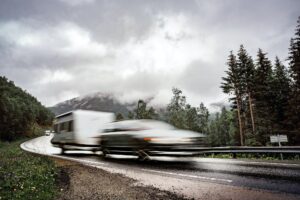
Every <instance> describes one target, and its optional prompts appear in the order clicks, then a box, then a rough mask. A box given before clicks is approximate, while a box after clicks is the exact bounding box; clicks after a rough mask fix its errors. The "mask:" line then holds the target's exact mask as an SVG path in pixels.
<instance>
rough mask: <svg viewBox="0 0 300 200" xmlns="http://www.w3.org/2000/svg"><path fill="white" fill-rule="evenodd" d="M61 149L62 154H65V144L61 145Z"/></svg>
mask: <svg viewBox="0 0 300 200" xmlns="http://www.w3.org/2000/svg"><path fill="white" fill-rule="evenodd" d="M60 149H61V154H65V151H66V150H65V148H64V146H63V145H60Z"/></svg>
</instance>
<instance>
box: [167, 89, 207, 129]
mask: <svg viewBox="0 0 300 200" xmlns="http://www.w3.org/2000/svg"><path fill="white" fill-rule="evenodd" d="M172 91H173V97H172V99H171V102H170V103H169V104H168V106H167V112H166V119H167V121H168V122H169V123H170V124H172V125H174V126H175V127H177V128H181V129H188V130H192V131H197V132H201V133H204V134H207V133H208V117H209V112H208V109H207V108H206V107H205V106H204V104H203V103H200V106H199V107H197V108H196V107H192V106H191V105H190V104H187V103H186V98H185V96H183V95H182V91H181V90H179V89H177V88H173V90H172Z"/></svg>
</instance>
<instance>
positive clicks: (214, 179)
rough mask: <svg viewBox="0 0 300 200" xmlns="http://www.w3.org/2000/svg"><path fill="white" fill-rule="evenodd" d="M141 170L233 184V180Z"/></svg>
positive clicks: (149, 170) (148, 170)
mask: <svg viewBox="0 0 300 200" xmlns="http://www.w3.org/2000/svg"><path fill="white" fill-rule="evenodd" d="M141 170H143V171H147V172H154V173H159V174H167V175H175V176H182V177H188V178H196V179H205V180H211V181H222V182H227V183H231V182H232V180H230V179H222V178H213V177H205V176H196V175H189V174H181V173H174V172H166V171H159V170H152V169H141Z"/></svg>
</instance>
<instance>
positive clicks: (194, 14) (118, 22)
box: [0, 0, 300, 109]
mask: <svg viewBox="0 0 300 200" xmlns="http://www.w3.org/2000/svg"><path fill="white" fill-rule="evenodd" d="M1 4H2V5H1V7H0V74H1V75H4V76H7V77H8V78H9V79H11V80H13V81H15V83H16V84H17V85H19V86H21V87H22V88H24V89H26V90H28V91H29V92H30V93H32V94H33V95H34V96H36V97H37V98H38V99H39V100H40V101H41V102H42V103H43V104H45V105H47V106H51V105H53V104H56V103H59V102H60V101H63V100H67V99H69V98H73V97H76V96H80V95H86V94H90V93H93V92H99V91H100V92H104V93H110V94H116V96H118V97H119V99H120V100H121V101H124V102H128V101H132V100H136V99H138V98H149V97H154V99H153V100H152V102H153V104H157V105H159V104H166V103H168V102H169V100H170V98H171V96H172V92H171V89H172V87H178V88H180V89H182V90H183V92H184V95H186V96H187V97H188V98H187V100H188V102H189V103H191V104H192V105H195V106H198V105H199V104H200V102H204V103H205V104H206V105H207V106H209V107H210V108H212V109H214V107H216V106H215V105H221V104H222V102H225V104H226V102H227V96H226V95H224V94H223V93H222V91H221V89H220V82H221V77H222V76H224V71H225V70H226V64H225V63H226V60H227V56H228V54H229V51H230V50H234V51H235V52H236V51H237V49H238V48H239V45H240V44H241V43H243V44H244V45H245V47H246V49H247V50H248V51H249V53H250V54H251V55H252V56H253V57H255V55H256V52H257V49H258V48H259V47H260V48H262V49H264V51H267V52H269V53H270V54H269V57H270V59H271V60H273V59H274V57H275V55H278V56H279V57H280V58H281V59H282V60H284V59H285V58H286V57H287V52H288V45H289V39H290V38H291V37H292V36H293V32H294V28H295V25H296V19H297V17H298V16H297V15H298V9H297V8H298V7H300V2H298V1H292V0H290V1H285V2H282V1H268V0H264V1H251V2H240V1H236V0H232V1H230V2H219V1H189V2H186V1H183V0H182V1H181V0H177V1H130V2H127V1H94V0H75V1H69V0H56V1H51V3H49V2H47V1H37V0H29V1H27V2H26V4H24V3H23V4H22V3H20V2H19V1H18V0H10V1H3V2H2V3H1ZM266 10H267V12H266Z"/></svg>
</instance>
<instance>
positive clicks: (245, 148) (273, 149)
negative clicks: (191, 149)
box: [198, 146, 300, 154]
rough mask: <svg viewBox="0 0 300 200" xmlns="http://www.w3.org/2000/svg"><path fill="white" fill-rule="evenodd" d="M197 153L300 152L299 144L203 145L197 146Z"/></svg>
mask: <svg viewBox="0 0 300 200" xmlns="http://www.w3.org/2000/svg"><path fill="white" fill-rule="evenodd" d="M198 150H199V153H200V154H203V153H295V154H300V146H281V147H249V146H238V147H235V146H234V147H203V148H199V149H198Z"/></svg>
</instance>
